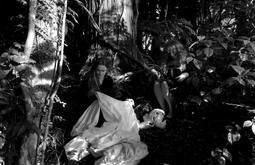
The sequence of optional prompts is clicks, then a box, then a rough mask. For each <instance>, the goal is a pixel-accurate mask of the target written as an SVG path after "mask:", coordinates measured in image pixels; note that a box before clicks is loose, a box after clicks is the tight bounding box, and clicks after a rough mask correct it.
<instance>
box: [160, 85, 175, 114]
mask: <svg viewBox="0 0 255 165" xmlns="http://www.w3.org/2000/svg"><path fill="white" fill-rule="evenodd" d="M161 90H162V95H163V97H164V99H165V101H166V103H167V106H168V112H167V113H166V115H167V117H168V118H172V117H173V107H172V102H171V101H172V94H171V93H170V90H169V86H168V84H167V82H166V81H163V82H161Z"/></svg>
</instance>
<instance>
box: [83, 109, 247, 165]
mask: <svg viewBox="0 0 255 165" xmlns="http://www.w3.org/2000/svg"><path fill="white" fill-rule="evenodd" d="M247 118H248V115H247V112H245V111H244V110H243V109H235V108H232V107H227V108H226V107H223V109H218V110H214V111H212V112H211V113H210V112H208V111H206V110H205V109H204V112H202V111H201V110H200V111H199V112H196V113H194V114H193V115H192V114H189V115H187V116H186V117H185V116H183V113H182V115H181V116H176V117H175V118H172V119H168V120H167V125H166V128H164V129H160V128H155V127H154V128H148V129H143V130H140V136H141V141H143V142H144V143H145V144H146V145H147V146H148V150H149V154H148V155H147V156H146V157H145V158H144V159H142V160H141V162H140V163H139V165H216V164H217V163H214V164H212V162H210V161H209V160H210V158H211V152H212V151H213V150H214V149H216V148H220V149H222V148H224V147H225V146H227V144H228V140H227V134H228V130H227V129H226V126H227V125H231V124H232V125H233V124H239V125H241V126H242V123H243V121H244V120H245V119H247ZM240 145H243V144H239V146H240ZM241 147H242V146H241ZM237 152H240V151H237ZM244 157H245V156H244ZM93 162H94V160H93V158H92V157H88V158H84V159H83V160H81V161H80V162H79V163H78V164H81V165H83V164H86V165H93ZM232 164H233V165H241V164H238V163H232Z"/></svg>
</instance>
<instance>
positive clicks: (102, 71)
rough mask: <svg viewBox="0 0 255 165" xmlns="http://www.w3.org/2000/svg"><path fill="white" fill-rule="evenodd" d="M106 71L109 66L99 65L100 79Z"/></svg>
mask: <svg viewBox="0 0 255 165" xmlns="http://www.w3.org/2000/svg"><path fill="white" fill-rule="evenodd" d="M106 72H107V67H106V66H105V65H98V66H97V68H96V75H97V77H98V78H99V79H100V78H104V76H105V74H106Z"/></svg>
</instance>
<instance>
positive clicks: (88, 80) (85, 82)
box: [78, 57, 114, 126]
mask: <svg viewBox="0 0 255 165" xmlns="http://www.w3.org/2000/svg"><path fill="white" fill-rule="evenodd" d="M109 68H110V62H109V59H107V58H103V57H101V58H98V59H96V60H95V61H94V62H93V63H92V65H91V67H90V68H89V70H88V71H87V72H84V71H83V72H84V73H81V74H83V79H82V82H81V85H80V92H81V95H82V96H83V97H81V100H80V104H81V108H80V110H79V113H78V115H79V117H80V116H81V114H82V113H83V112H84V110H85V109H86V108H87V107H88V106H89V105H90V104H91V103H92V102H93V101H95V100H96V99H97V98H96V95H95V93H96V92H101V93H104V94H106V95H109V96H112V97H113V95H114V82H113V79H112V77H111V76H109V75H108V70H109ZM104 121H105V120H104V118H103V116H102V114H101V113H100V116H99V123H98V126H100V125H102V124H103V122H104Z"/></svg>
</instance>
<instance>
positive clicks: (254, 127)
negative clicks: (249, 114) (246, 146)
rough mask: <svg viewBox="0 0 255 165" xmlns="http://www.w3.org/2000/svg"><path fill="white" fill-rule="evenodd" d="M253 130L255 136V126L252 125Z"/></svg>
mask: <svg viewBox="0 0 255 165" xmlns="http://www.w3.org/2000/svg"><path fill="white" fill-rule="evenodd" d="M251 130H252V132H253V133H254V134H255V124H252V126H251Z"/></svg>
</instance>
